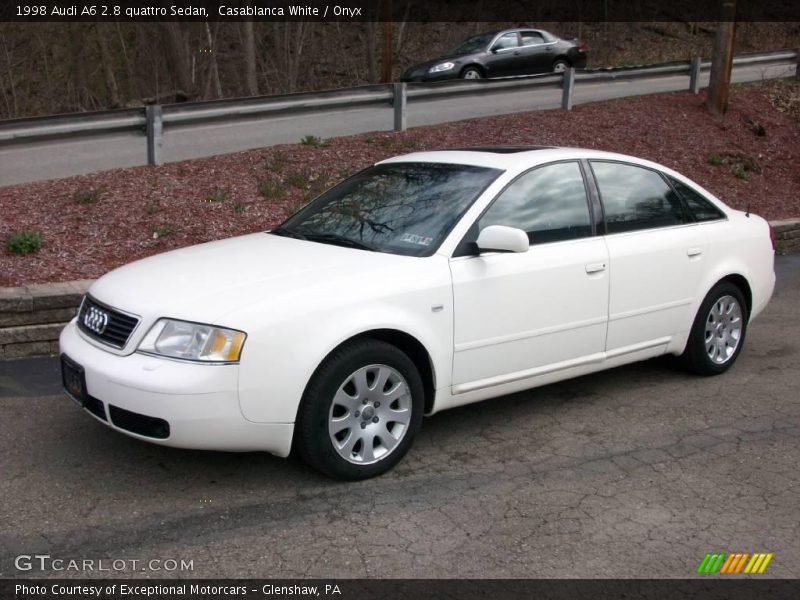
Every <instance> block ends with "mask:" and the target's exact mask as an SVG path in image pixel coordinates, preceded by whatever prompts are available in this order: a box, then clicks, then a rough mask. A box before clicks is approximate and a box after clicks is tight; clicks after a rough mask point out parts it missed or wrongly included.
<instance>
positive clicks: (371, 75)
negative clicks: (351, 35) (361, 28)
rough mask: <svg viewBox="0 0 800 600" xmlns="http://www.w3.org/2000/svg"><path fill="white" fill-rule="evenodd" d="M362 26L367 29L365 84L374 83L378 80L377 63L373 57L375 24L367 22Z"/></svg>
mask: <svg viewBox="0 0 800 600" xmlns="http://www.w3.org/2000/svg"><path fill="white" fill-rule="evenodd" d="M364 25H366V28H367V36H366V37H367V40H366V53H367V83H375V82H376V81H377V80H378V61H377V60H376V57H375V22H374V21H367V22H366V23H364Z"/></svg>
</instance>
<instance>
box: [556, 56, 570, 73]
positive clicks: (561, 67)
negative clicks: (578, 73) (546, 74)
mask: <svg viewBox="0 0 800 600" xmlns="http://www.w3.org/2000/svg"><path fill="white" fill-rule="evenodd" d="M569 67H570V64H569V63H568V62H567V61H565V60H560V59H559V60H557V61H556V62H554V63H553V73H563V72H564V71H566V70H567V69H569Z"/></svg>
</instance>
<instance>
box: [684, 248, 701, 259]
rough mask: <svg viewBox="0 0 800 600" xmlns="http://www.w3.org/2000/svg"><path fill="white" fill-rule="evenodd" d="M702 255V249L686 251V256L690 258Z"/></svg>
mask: <svg viewBox="0 0 800 600" xmlns="http://www.w3.org/2000/svg"><path fill="white" fill-rule="evenodd" d="M702 253H703V249H702V248H689V249H688V250H686V256H688V257H689V258H693V257H695V256H700V255H701V254H702Z"/></svg>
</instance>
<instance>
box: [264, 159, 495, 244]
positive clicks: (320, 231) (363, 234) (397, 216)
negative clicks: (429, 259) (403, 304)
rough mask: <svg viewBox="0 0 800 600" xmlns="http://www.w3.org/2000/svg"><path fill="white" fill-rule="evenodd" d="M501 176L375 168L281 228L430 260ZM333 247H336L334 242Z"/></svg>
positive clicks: (428, 167)
mask: <svg viewBox="0 0 800 600" xmlns="http://www.w3.org/2000/svg"><path fill="white" fill-rule="evenodd" d="M500 173H502V171H500V170H498V169H489V168H484V167H474V166H470V165H454V164H441V163H394V164H386V165H376V166H374V167H371V168H369V169H366V170H364V171H362V172H361V173H358V174H356V175H354V176H353V177H351V178H349V179H347V180H345V181H343V182H342V183H340V184H339V185H337V186H336V187H334V188H331V189H330V190H328V191H327V192H325V193H324V194H323V195H321V196H320V197H319V198H317V199H316V200H314V201H313V202H312V203H311V204H309V205H308V206H306V207H305V208H303V209H302V210H301V211H300V212H298V213H297V214H296V215H294V216H292V217H290V218H289V219H288V220H287V221H286V222H285V223H284V224H283V225H281V227H280V228H279V229H282V230H288V231H290V232H292V233H294V234H296V235H298V234H299V235H298V237H300V236H303V237H308V238H309V239H311V240H312V241H319V240H321V239H325V238H326V237H327V238H328V239H334V238H335V239H338V240H339V241H342V240H344V241H347V240H350V241H352V242H354V245H355V244H359V245H364V246H367V247H369V248H370V249H373V250H377V251H380V252H390V253H395V254H404V255H407V256H426V255H429V254H432V253H433V252H435V251H436V248H438V247H439V244H441V242H442V240H443V239H444V237H445V236H446V235H447V234H448V232H449V231H450V229H452V227H453V226H454V225H455V223H456V222H457V221H458V220H459V219H460V218H461V216H462V215H463V214H464V212H465V211H466V210H467V208H469V206H470V205H471V204H472V203H473V202H474V201H475V199H476V198H477V197H478V196H479V195H480V194H481V192H482V191H483V190H484V189H486V187H487V186H488V185H489V184H490V183H491V182H492V181H494V180H495V179H496V178H497V177H498V176H499V175H500ZM331 243H335V242H331Z"/></svg>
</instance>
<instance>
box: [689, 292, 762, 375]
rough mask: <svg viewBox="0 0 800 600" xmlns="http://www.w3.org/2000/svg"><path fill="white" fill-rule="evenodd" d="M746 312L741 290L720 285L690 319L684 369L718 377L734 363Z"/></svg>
mask: <svg viewBox="0 0 800 600" xmlns="http://www.w3.org/2000/svg"><path fill="white" fill-rule="evenodd" d="M747 319H748V310H747V303H746V302H745V300H744V296H743V295H742V292H741V290H740V289H739V288H738V287H736V286H735V285H733V284H732V283H729V282H727V281H724V282H722V283H718V284H717V285H715V286H714V288H713V289H712V290H711V291H710V292H709V293H708V295H707V296H706V297H705V300H703V303H702V304H701V305H700V310H698V312H697V316H696V317H695V319H694V324H693V325H692V330H691V332H690V334H689V341H688V342H687V344H686V350H685V351H684V353H683V354H682V355H681V359H682V361H683V363H684V365H685V366H686V367H687V368H688V369H689V370H690V371H693V372H695V373H699V374H701V375H719V374H720V373H723V372H725V371H727V370H728V369H729V368H730V367H731V365H732V364H733V363H734V362H735V361H736V357H737V356H739V352H741V350H742V346H743V345H744V338H745V333H746V332H747Z"/></svg>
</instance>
